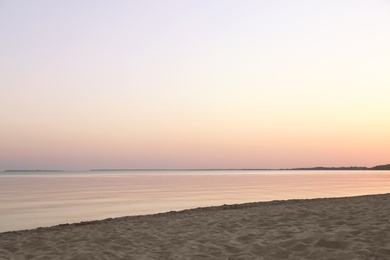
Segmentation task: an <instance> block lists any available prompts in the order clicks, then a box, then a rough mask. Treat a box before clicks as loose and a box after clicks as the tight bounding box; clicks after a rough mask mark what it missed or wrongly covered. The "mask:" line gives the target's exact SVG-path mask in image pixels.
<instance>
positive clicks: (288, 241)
mask: <svg viewBox="0 0 390 260" xmlns="http://www.w3.org/2000/svg"><path fill="white" fill-rule="evenodd" d="M0 259H390V194H383V195H368V196H359V197H349V198H328V199H311V200H287V201H272V202H258V203H247V204H238V205H223V206H220V207H208V208H198V209H192V210H185V211H178V212H168V213H162V214H155V215H147V216H133V217H123V218H116V219H106V220H102V221H92V222H82V223H78V224H71V225H67V224H65V225H59V226H54V227H48V228H38V229H33V230H25V231H16V232H5V233H0Z"/></svg>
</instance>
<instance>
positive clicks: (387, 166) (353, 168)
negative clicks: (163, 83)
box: [90, 164, 390, 172]
mask: <svg viewBox="0 0 390 260" xmlns="http://www.w3.org/2000/svg"><path fill="white" fill-rule="evenodd" d="M221 170H223V171H237V170H240V171H368V170H378V171H383V170H390V164H385V165H377V166H374V167H358V166H350V167H344V166H343V167H322V166H319V167H310V168H284V169H261V168H259V169H245V168H244V169H223V168H221V169H91V170H90V171H92V172H106V171H221Z"/></svg>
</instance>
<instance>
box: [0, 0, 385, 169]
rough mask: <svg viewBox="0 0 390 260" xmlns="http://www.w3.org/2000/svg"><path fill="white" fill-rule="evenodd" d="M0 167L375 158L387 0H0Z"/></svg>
mask: <svg viewBox="0 0 390 260" xmlns="http://www.w3.org/2000/svg"><path fill="white" fill-rule="evenodd" d="M0 35H1V41H0V57H1V58H0V78H1V80H0V81H1V83H0V85H1V86H0V122H1V127H0V170H6V169H65V170H72V169H73V170H74V169H76V170H77V169H91V168H111V169H112V168H137V169H139V168H148V169H152V168H289V167H311V166H351V165H356V166H374V165H378V164H382V163H388V162H389V159H390V134H389V133H390V73H389V69H390V47H389V46H390V3H389V2H388V1H380V0H375V1H309V0H307V1H114V2H112V1H99V2H96V1H81V2H79V1H38V2H37V1H1V3H0Z"/></svg>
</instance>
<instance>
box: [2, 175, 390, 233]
mask: <svg viewBox="0 0 390 260" xmlns="http://www.w3.org/2000/svg"><path fill="white" fill-rule="evenodd" d="M388 192H390V171H139V172H137V171H132V172H62V173H59V172H45V173H14V172H13V173H1V174H0V232H4V231H11V230H20V229H30V228H36V227H41V226H51V225H56V224H61V223H74V222H80V221H86V220H96V219H104V218H109V217H120V216H128V215H140V214H150V213H158V212H166V211H171V210H181V209H188V208H195V207H204V206H212V205H222V204H233V203H244V202H254V201H270V200H284V199H302V198H305V199H306V198H319V197H344V196H355V195H365V194H379V193H388Z"/></svg>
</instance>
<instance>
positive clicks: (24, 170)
mask: <svg viewBox="0 0 390 260" xmlns="http://www.w3.org/2000/svg"><path fill="white" fill-rule="evenodd" d="M4 172H65V171H64V170H5V171H4Z"/></svg>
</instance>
